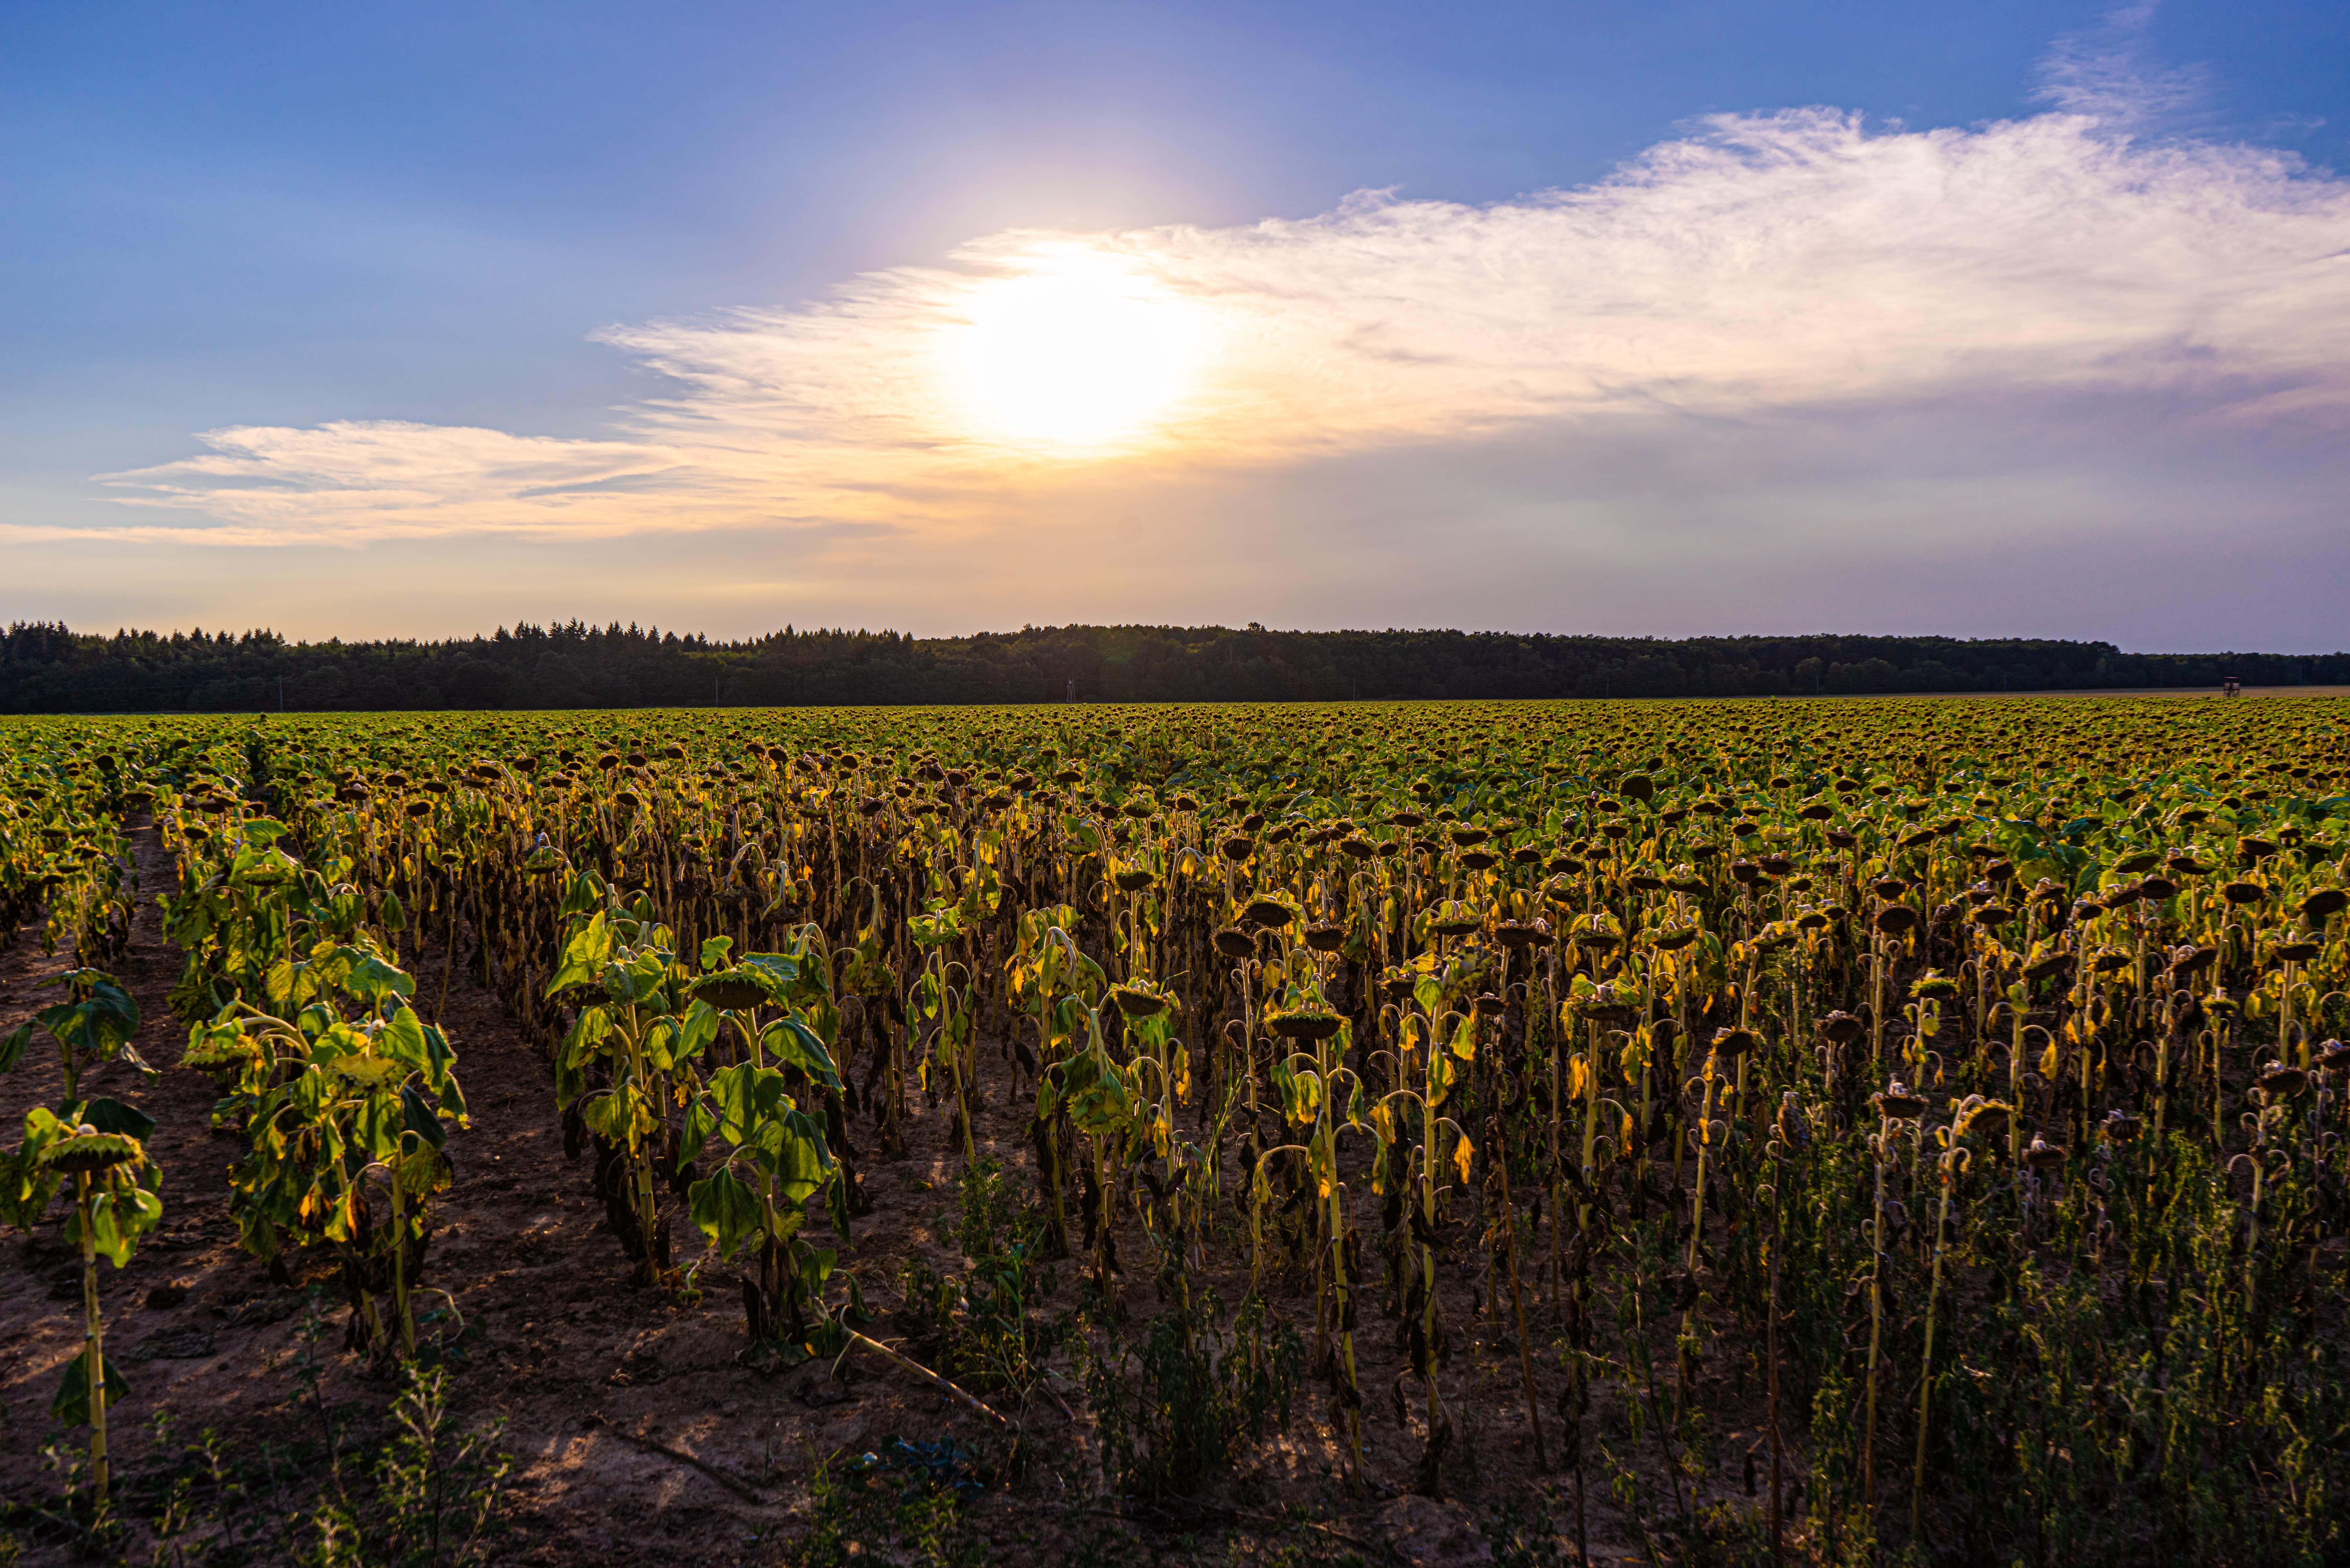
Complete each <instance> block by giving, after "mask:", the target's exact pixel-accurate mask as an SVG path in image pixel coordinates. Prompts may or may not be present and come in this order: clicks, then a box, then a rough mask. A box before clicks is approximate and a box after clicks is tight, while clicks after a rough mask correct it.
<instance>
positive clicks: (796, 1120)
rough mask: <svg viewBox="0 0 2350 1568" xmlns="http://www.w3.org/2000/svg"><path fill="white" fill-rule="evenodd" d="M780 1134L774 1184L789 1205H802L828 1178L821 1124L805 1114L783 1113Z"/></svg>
mask: <svg viewBox="0 0 2350 1568" xmlns="http://www.w3.org/2000/svg"><path fill="white" fill-rule="evenodd" d="M783 1132H784V1137H783V1148H782V1157H781V1158H779V1159H778V1160H777V1161H776V1162H775V1163H776V1170H775V1180H776V1184H777V1185H778V1186H779V1187H781V1188H782V1189H783V1193H784V1196H785V1199H788V1200H790V1201H791V1202H792V1203H795V1204H799V1203H805V1202H806V1201H807V1200H808V1199H810V1198H811V1197H813V1196H815V1194H816V1189H818V1188H820V1187H822V1186H823V1185H824V1184H825V1183H826V1182H827V1181H828V1180H830V1179H832V1151H831V1150H830V1149H828V1148H827V1147H825V1145H824V1127H823V1125H822V1124H821V1123H819V1122H818V1121H817V1120H816V1118H815V1117H814V1116H809V1115H808V1114H807V1113H806V1111H802V1110H789V1111H785V1113H784V1127H783Z"/></svg>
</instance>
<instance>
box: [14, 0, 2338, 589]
mask: <svg viewBox="0 0 2350 1568" xmlns="http://www.w3.org/2000/svg"><path fill="white" fill-rule="evenodd" d="M2141 31H2142V16H2139V15H2138V14H2137V13H2134V12H2125V13H2117V14H2116V17H2115V18H2114V19H2113V20H2112V21H2111V22H2110V23H2109V24H2108V26H2107V27H2106V30H2104V31H2103V32H2101V33H2099V34H2097V35H2096V36H2084V37H2082V38H2068V39H2065V40H2063V41H2060V43H2059V45H2058V46H2057V47H2056V49H2055V50H2054V53H2053V54H2052V56H2051V58H2050V61H2049V64H2048V67H2047V69H2046V73H2045V76H2044V93H2045V96H2046V98H2047V99H2048V100H2049V101H2050V102H2051V103H2052V105H2053V106H2054V108H2053V109H2052V111H2051V112H2048V113H2044V114H2041V115H2036V116H2033V117H2029V118H2025V119H2016V120H2012V121H2006V122H2001V123H1996V124H1991V125H1986V126H1981V127H1978V128H1973V129H1962V130H1928V131H1907V130H1901V131H1891V132H1873V131H1872V130H1869V129H1868V128H1867V127H1866V126H1865V125H1864V123H1863V122H1862V120H1861V119H1860V117H1858V116H1856V115H1853V114H1848V113H1843V112H1838V111H1833V110H1827V109H1802V110H1791V111H1788V112H1784V113H1779V114H1770V115H1751V116H1723V117H1719V118H1714V119H1708V120H1705V121H1703V122H1700V124H1698V125H1697V126H1696V127H1695V128H1694V129H1693V130H1692V131H1691V132H1690V134H1689V135H1687V136H1685V137H1683V138H1681V139H1679V140H1674V141H1670V142H1668V143H1665V144H1663V145H1660V146H1659V147H1656V148H1654V149H1652V150H1650V151H1648V152H1647V153H1646V154H1644V155H1643V156H1641V157H1640V158H1638V160H1636V161H1633V162H1632V163H1630V164H1629V165H1627V167H1625V168H1624V169H1622V170H1621V171H1619V172H1618V173H1617V175H1616V176H1615V177H1613V178H1611V179H1609V180H1607V181H1605V182H1601V183H1598V184H1596V185H1594V186H1590V187H1586V188H1582V189H1577V190H1572V191H1562V192H1544V193H1542V194H1538V195H1534V196H1530V197H1527V198H1524V199H1523V200H1519V201H1514V202H1503V203H1497V204H1493V205H1488V206H1467V205H1461V204H1456V203H1450V202H1425V201H1399V200H1394V199H1392V198H1390V197H1388V196H1387V195H1384V194H1378V193H1374V194H1369V195H1366V196H1364V197H1360V198H1357V199H1356V200H1352V201H1350V202H1347V203H1345V204H1343V205H1342V206H1341V207H1340V208H1338V209H1337V210H1336V211H1334V212H1332V213H1326V214H1324V215H1322V216H1319V217H1315V218H1310V219H1305V220H1301V221H1272V222H1266V223H1258V224H1253V225H1249V226H1245V227H1236V228H1226V229H1203V228H1191V227H1166V228H1157V229H1147V230H1139V231H1131V232H1123V233H1103V234H1045V233H1034V232H1023V233H1011V234H997V235H993V236H991V237H988V238H986V239H983V240H979V241H976V242H974V243H972V244H970V245H968V246H966V247H964V248H963V249H962V250H961V251H959V252H958V253H957V254H954V255H953V256H951V258H949V261H948V263H947V264H946V265H940V266H934V267H910V268H902V269H897V270H891V271H886V272H880V273H876V274H872V275H867V276H863V277H860V278H858V279H857V280H855V281H854V282H853V283H851V284H849V285H847V286H845V287H843V288H841V289H840V290H838V291H837V293H836V294H835V295H834V296H831V297H830V298H828V299H826V300H824V301H822V302H820V303H817V304H815V305H810V306H801V307H797V308H791V309H739V310H731V311H725V312H722V313H717V314H713V315H711V316H707V317H695V318H689V319H681V320H668V321H656V322H650V323H646V324H642V325H638V326H630V327H612V328H608V329H607V330H605V331H604V332H602V333H600V334H598V337H600V338H601V339H602V340H603V341H605V342H607V343H609V344H611V345H612V346H614V347H615V348H619V349H620V350H622V351H624V352H627V353H629V354H630V355H633V356H636V357H637V358H639V359H640V360H641V361H642V362H643V363H645V364H646V365H647V366H649V367H650V368H651V369H656V370H658V371H660V373H662V374H663V375H664V376H665V377H667V378H668V379H669V381H670V391H669V394H668V395H667V396H665V397H662V398H660V399H657V400H649V401H647V402H645V403H643V404H641V405H639V406H636V407H633V408H629V409H626V410H619V414H618V428H617V431H616V432H615V433H614V435H613V436H612V437H611V438H610V439H602V440H560V439H550V438H538V437H531V438H525V437H518V436H512V435H507V434H504V433H503V432H500V431H492V430H479V429H452V428H444V427H432V426H423V425H413V424H332V425H328V426H325V427H322V428H319V429H316V430H286V429H255V428H235V429H229V430H223V431H213V432H211V433H210V434H208V435H206V436H205V437H204V438H203V440H204V441H205V442H206V444H207V446H208V447H209V448H210V449H211V450H210V451H209V452H206V453H204V454H203V455H200V456H196V457H192V458H188V459H184V460H182V461H179V462H167V463H163V464H161V465H159V466H156V467H153V468H148V469H142V470H139V471H137V472H130V473H121V474H113V475H109V476H106V483H109V484H110V485H112V486H115V487H117V489H118V490H119V491H120V492H122V493H123V498H124V499H126V500H129V501H130V502H131V503H132V504H136V505H138V506H140V507H142V508H145V509H155V508H164V509H172V510H176V511H178V512H181V513H182V514H185V515H186V516H187V517H188V519H189V521H188V522H187V524H185V525H169V524H161V523H154V522H141V523H140V524H133V525H130V526H128V527H123V528H119V529H113V530H110V532H112V533H115V534H119V535H122V536H125V537H130V538H139V539H161V538H169V539H172V540H179V541H203V542H213V543H219V544H227V545H265V544H278V543H318V542H328V543H348V544H359V543H365V542H368V541H370V540H377V539H385V538H393V537H416V536H438V535H449V534H455V533H464V532H478V533H501V534H509V535H560V536H582V535H613V534H625V533H641V532H659V531H663V530H678V529H712V528H758V529H769V530H775V529H795V528H798V529H806V530H809V532H810V535H811V537H812V538H813V537H817V536H822V537H825V538H829V539H839V538H843V537H854V538H856V539H858V540H862V541H865V542H866V544H867V545H869V543H870V541H871V540H872V539H873V538H874V537H876V536H900V537H902V536H908V535H910V536H913V537H917V538H921V539H941V540H957V539H959V540H960V541H961V542H962V543H965V544H968V543H970V542H971V541H972V537H973V535H976V534H984V533H986V532H988V531H990V530H994V529H1000V528H1006V527H1011V526H1014V525H1016V524H1017V520H1018V519H1019V518H1021V517H1023V516H1026V515H1032V514H1039V513H1052V512H1055V510H1057V509H1058V508H1060V507H1063V506H1065V505H1066V504H1070V503H1071V498H1083V499H1085V500H1086V501H1087V503H1088V504H1090V503H1092V502H1095V501H1099V500H1101V499H1102V498H1105V497H1108V496H1113V495H1114V494H1115V493H1117V492H1118V490H1119V489H1120V487H1122V486H1123V487H1128V488H1133V489H1138V490H1139V489H1142V488H1147V487H1151V486H1159V485H1163V484H1165V483H1168V482H1169V481H1170V479H1185V480H1197V479H1201V478H1202V477H1203V476H1206V477H1209V478H1211V479H1212V481H1213V482H1214V483H1215V484H1216V485H1217V486H1218V487H1224V486H1228V485H1230V484H1231V483H1234V482H1236V481H1239V480H1245V479H1246V477H1247V476H1248V475H1250V474H1252V473H1253V474H1257V475H1260V476H1263V475H1269V474H1280V473H1288V472H1295V471H1296V470H1298V469H1300V468H1301V467H1310V466H1312V465H1314V464H1316V463H1320V462H1326V461H1327V460H1329V459H1332V458H1334V457H1335V458H1344V457H1347V456H1348V455H1349V454H1355V455H1360V454H1366V453H1375V454H1379V455H1380V456H1381V457H1382V458H1392V457H1394V456H1395V455H1396V454H1399V453H1402V454H1409V453H1410V452H1428V453H1432V454H1443V453H1451V452H1457V451H1458V450H1459V449H1461V448H1462V447H1463V446H1473V445H1475V444H1477V443H1483V442H1499V443H1503V444H1506V445H1508V446H1509V447H1510V448H1511V449H1512V450H1513V451H1523V450H1524V449H1525V448H1526V447H1527V445H1528V443H1530V442H1531V443H1534V444H1537V445H1538V444H1540V443H1541V442H1543V441H1546V440H1550V439H1552V438H1555V439H1556V440H1557V441H1561V442H1564V443H1567V444H1578V443H1579V444H1583V445H1588V444H1589V443H1590V442H1592V441H1605V440H1608V439H1613V433H1615V432H1627V433H1628V434H1629V435H1630V436H1631V437H1632V438H1633V439H1637V440H1638V441H1640V442H1643V443H1653V442H1656V441H1659V440H1662V441H1667V442H1668V444H1669V443H1670V442H1671V441H1674V440H1678V439H1681V438H1686V448H1685V450H1687V452H1689V453H1690V456H1689V461H1690V462H1691V463H1692V464H1703V463H1705V462H1711V461H1718V462H1725V463H1730V464H1731V465H1733V469H1734V465H1735V464H1736V463H1737V462H1762V461H1763V460H1762V459H1759V458H1756V457H1754V456H1753V455H1752V453H1753V450H1754V446H1755V443H1753V442H1752V441H1745V442H1742V443H1738V444H1736V445H1735V446H1734V447H1730V446H1721V444H1720V443H1718V442H1717V443H1715V444H1714V445H1713V446H1711V447H1709V446H1708V445H1707V444H1706V441H1707V437H1706V432H1707V431H1720V430H1721V429H1723V428H1724V427H1738V426H1752V425H1754V424H1756V423H1758V422H1767V423H1783V422H1785V421H1802V422H1804V423H1807V424H1809V425H1812V426H1814V427H1819V428H1826V429H1833V428H1835V427H1836V426H1837V425H1838V424H1839V423H1840V422H1845V423H1848V422H1850V421H1855V420H1856V419H1858V418H1860V417H1861V416H1863V415H1864V414H1865V415H1866V416H1867V417H1868V418H1871V419H1876V418H1881V417H1883V416H1884V415H1885V413H1886V410H1891V409H1899V408H1903V407H1913V408H1917V409H1920V410H1926V409H1935V408H1946V409H1947V408H1959V407H1962V406H1967V405H1970V404H1971V405H1972V406H1978V407H1980V406H1983V405H1984V404H1985V403H1986V402H1995V401H1996V400H2000V399H2002V398H2018V397H2028V398H2031V399H2033V400H2038V401H2039V402H2040V403H2041V404H2042V405H2044V406H2046V407H2048V408H2051V409H2061V410H2063V411H2062V413H2061V414H2060V415H2059V416H2057V417H2061V418H2067V419H2075V420H2079V421H2085V423H2094V422H2095V421H2097V420H2099V419H2101V418H2105V417H2108V416H2107V415H2106V414H2102V413H2100V411H2099V409H2100V400H2101V399H2121V400H2132V399H2144V398H2147V397H2155V398H2159V399H2162V400H2166V401H2167V404H2168V406H2169V407H2171V408H2172V409H2173V410H2176V411H2178V415H2179V417H2183V418H2188V419H2190V420H2193V421H2201V422H2203V423H2205V424H2208V425H2210V426H2212V427H2213V428H2244V429H2262V430H2265V429H2271V428H2274V427H2278V426H2282V425H2304V426H2305V425H2307V424H2309V423H2310V422H2312V421H2315V422H2317V423H2318V424H2320V425H2331V424H2334V423H2336V422H2338V421H2341V419H2342V416H2343V414H2344V413H2345V410H2350V182H2344V181H2342V180H2339V179H2337V178H2334V177H2332V176H2330V175H2324V174H2318V173H2313V172H2311V171H2307V170H2305V169H2303V167H2301V166H2300V165H2299V164H2298V163H2297V162H2296V161H2294V160H2293V159H2292V158H2291V157H2290V156H2289V155H2286V154H2282V153H2279V152H2276V151H2269V150H2264V149H2262V148H2258V147H2251V146H2244V145H2233V144H2219V143H2213V142H2208V141H2197V140H2152V139H2147V138H2144V137H2140V136H2137V135H2133V134H2131V131H2132V129H2133V128H2134V127H2136V126H2137V125H2139V124H2141V123H2142V122H2143V121H2144V120H2145V119H2146V118H2147V116H2148V115H2149V114H2154V113H2159V112H2167V111H2168V109H2169V108H2175V107H2176V102H2177V100H2178V95H2179V94H2181V93H2184V92H2185V91H2187V90H2188V89H2189V86H2191V84H2190V83H2189V82H2188V81H2187V80H2186V78H2181V77H2179V76H2178V75H2177V74H2175V73H2171V74H2165V73H2162V72H2158V71H2152V70H2150V69H2148V68H2145V67H2142V65H2141V64H2140V63H2138V57H2137V55H2136V54H2135V53H2134V52H2133V51H2134V50H2135V48H2136V44H2135V40H2136V39H2137V36H2138V35H2139V33H2140V32H2141ZM1072 267H1082V268H1086V269H1090V275H1095V276H1107V277H1109V278H1112V279H1114V280H1116V286H1117V287H1118V288H1120V289H1126V290H1129V291H1133V292H1134V293H1135V295H1136V297H1138V298H1140V299H1142V300H1144V302H1145V305H1146V306H1147V307H1148V308H1149V309H1150V310H1162V311H1165V312H1170V313H1172V314H1171V315H1170V316H1169V317H1168V319H1170V320H1177V319H1179V318H1180V323H1181V324H1182V347H1181V349H1180V355H1181V365H1180V378H1179V380H1180V384H1178V381H1173V380H1170V390H1169V391H1168V392H1167V394H1166V396H1165V398H1164V399H1163V400H1162V401H1160V402H1159V403H1156V404H1154V406H1153V407H1152V408H1151V410H1149V415H1148V417H1147V418H1139V419H1138V420H1136V421H1131V422H1130V428H1128V427H1122V428H1121V429H1120V430H1119V431H1118V432H1117V433H1115V434H1114V435H1113V436H1110V437H1107V438H1105V439H1102V440H1098V441H1091V442H1089V443H1085V444H1081V445H1078V446H1075V447H1072V446H1069V445H1067V444H1066V443H1059V444H1056V443H1055V442H1053V441H1044V440H1033V439H1028V438H1026V437H1025V436H1024V435H1022V434H1021V433H1020V432H1019V431H1016V430H1015V431H1010V432H1009V433H1007V431H1005V430H1004V429H1003V428H999V426H1000V424H1001V421H993V420H992V419H991V417H990V414H989V410H987V408H986V407H984V406H983V405H984V403H985V400H986V399H987V397H988V395H989V393H988V388H987V385H986V384H985V383H982V384H980V385H979V386H978V387H977V389H974V387H973V385H972V381H971V379H970V377H969V376H966V375H963V374H962V373H961V372H960V371H959V370H958V369H957V367H958V365H961V364H962V363H963V361H964V360H965V359H967V358H968V357H969V349H970V345H971V344H972V342H973V341H975V340H976V339H975V338H974V334H982V333H984V332H986V331H989V330H992V328H991V327H990V325H989V323H990V320H991V316H990V313H991V311H994V310H996V308H997V306H998V305H1000V304H1001V302H1002V301H1003V299H1005V298H1006V297H1009V296H1006V295H1005V294H1004V293H1003V291H1004V290H1006V289H1007V288H1016V287H1018V286H1021V283H1022V280H1027V279H1035V278H1040V277H1041V278H1046V279H1050V278H1052V277H1054V276H1056V275H1061V274H1064V273H1066V272H1067V271H1068V269H1070V268H1072ZM1081 347H1082V346H1081ZM1172 352H1175V351H1174V350H1170V353H1172ZM1015 357H1016V356H1015ZM1170 362H1171V361H1170ZM1173 375H1174V372H1172V371H1170V376H1173ZM1005 395H1006V396H1009V395H1011V394H1009V393H1006V394H1005ZM1741 452H1743V453H1746V454H1747V455H1746V456H1745V457H1740V456H1738V455H1737V454H1738V453H1741ZM1709 453H1711V456H1709ZM1920 461H1921V462H1924V463H1925V464H1926V465H1927V466H1930V460H1929V459H1921V460H1920ZM2092 479H2094V476H2092ZM1734 481H1735V472H1732V473H1731V475H1730V476H1729V478H1728V479H1727V480H1725V479H1724V477H1723V476H1722V475H1721V474H1719V473H1717V474H1714V475H1711V479H1710V482H1711V483H1717V484H1718V483H1734ZM877 531H878V534H877ZM15 536H17V537H24V536H26V533H25V532H24V531H19V532H18V533H17V534H16V535H15ZM1296 544H1297V546H1298V547H1299V548H1300V549H1301V550H1302V549H1310V548H1312V547H1313V546H1314V545H1315V541H1314V540H1312V539H1300V540H1298V541H1296ZM827 547H829V546H827Z"/></svg>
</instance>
